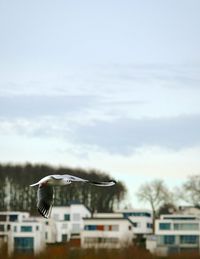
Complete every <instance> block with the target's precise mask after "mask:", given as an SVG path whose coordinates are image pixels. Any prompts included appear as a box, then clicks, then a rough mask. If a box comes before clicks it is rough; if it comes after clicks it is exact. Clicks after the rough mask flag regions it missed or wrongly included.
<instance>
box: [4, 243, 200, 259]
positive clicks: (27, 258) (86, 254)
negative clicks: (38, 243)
mask: <svg viewBox="0 0 200 259" xmlns="http://www.w3.org/2000/svg"><path fill="white" fill-rule="evenodd" d="M5 251H6V249H2V250H1V251H0V258H3V259H7V258H10V259H63V258H67V259H102V258H103V259H113V258H114V259H133V258H134V259H159V258H166V259H167V258H169V259H179V258H181V259H196V258H200V255H199V254H197V253H191V252H190V253H184V254H175V255H171V256H167V257H160V256H156V255H152V254H150V253H149V252H147V251H146V250H144V249H141V248H138V247H134V246H130V247H126V248H124V249H120V250H118V249H115V250H109V249H99V250H95V249H74V248H73V249H70V247H67V246H66V245H56V246H51V247H48V248H47V249H46V251H45V252H44V253H42V254H40V255H37V256H34V255H32V254H31V255H30V254H15V255H13V256H12V257H8V256H7V255H6V252H5Z"/></svg>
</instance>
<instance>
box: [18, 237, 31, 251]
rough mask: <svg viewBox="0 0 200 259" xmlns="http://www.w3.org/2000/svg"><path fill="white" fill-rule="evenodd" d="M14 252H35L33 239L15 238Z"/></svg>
mask: <svg viewBox="0 0 200 259" xmlns="http://www.w3.org/2000/svg"><path fill="white" fill-rule="evenodd" d="M14 250H15V252H20V253H21V252H30V253H33V250H34V240H33V237H15V238H14Z"/></svg>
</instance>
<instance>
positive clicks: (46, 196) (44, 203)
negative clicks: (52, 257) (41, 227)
mask: <svg viewBox="0 0 200 259" xmlns="http://www.w3.org/2000/svg"><path fill="white" fill-rule="evenodd" d="M73 182H82V183H89V184H92V185H96V186H102V187H108V186H112V185H114V184H116V181H115V180H110V181H107V182H94V181H90V180H86V179H83V178H80V177H77V176H73V175H69V174H64V175H58V174H54V175H48V176H45V177H44V178H42V179H41V180H40V181H39V182H37V183H34V184H31V185H30V186H31V187H33V186H38V190H37V209H38V212H39V213H40V214H41V215H42V216H43V217H44V218H49V217H50V215H51V209H52V206H53V197H54V195H53V186H64V185H68V184H71V183H73Z"/></svg>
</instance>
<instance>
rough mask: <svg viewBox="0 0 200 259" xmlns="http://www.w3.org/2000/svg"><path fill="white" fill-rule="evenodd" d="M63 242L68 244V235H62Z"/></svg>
mask: <svg viewBox="0 0 200 259" xmlns="http://www.w3.org/2000/svg"><path fill="white" fill-rule="evenodd" d="M62 242H67V235H66V234H62Z"/></svg>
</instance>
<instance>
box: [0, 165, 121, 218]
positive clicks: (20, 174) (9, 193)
mask: <svg viewBox="0 0 200 259" xmlns="http://www.w3.org/2000/svg"><path fill="white" fill-rule="evenodd" d="M50 174H72V175H75V176H78V177H82V178H86V179H89V180H97V181H107V180H111V178H110V176H109V175H108V174H105V173H103V172H100V171H98V170H83V169H80V168H77V169H71V168H65V167H59V168H54V167H52V166H49V165H43V164H35V165H33V164H25V165H13V164H0V177H1V181H0V210H1V211H3V210H15V211H16V210H20V211H29V212H31V213H32V214H35V213H37V210H36V206H35V205H36V195H37V188H31V187H29V185H30V184H32V183H34V182H37V181H38V180H39V179H41V178H42V177H44V176H46V175H50ZM125 194H126V188H125V186H124V185H123V183H121V182H117V184H116V185H114V186H112V187H109V188H106V191H105V189H104V188H103V187H97V186H92V185H89V184H88V185H86V184H83V183H73V184H71V185H69V186H65V187H56V188H55V199H54V205H55V206H65V205H68V204H70V203H71V202H80V203H83V204H84V205H85V206H87V207H88V208H89V209H90V210H91V212H94V211H97V212H103V211H104V212H112V211H113V208H114V206H118V204H119V203H120V202H121V201H122V200H123V199H124V196H125Z"/></svg>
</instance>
